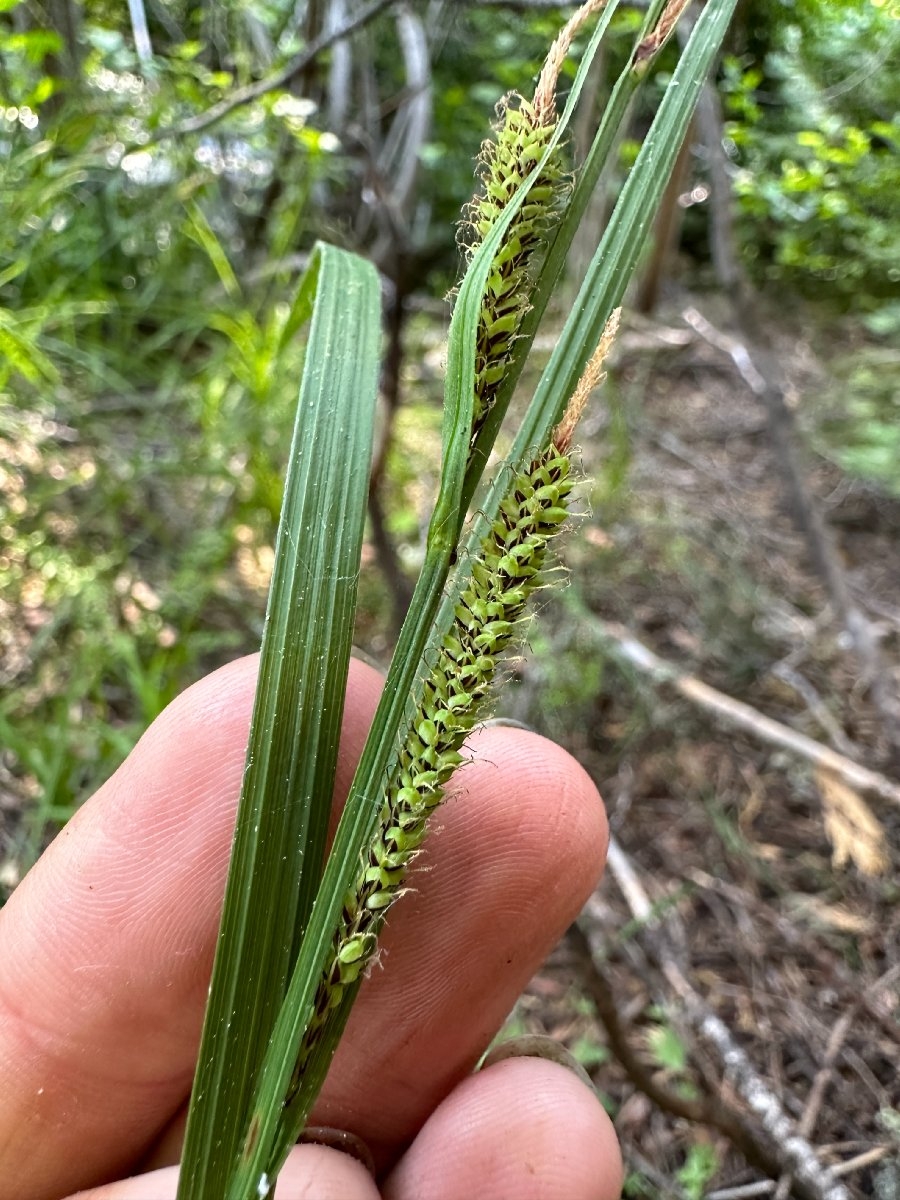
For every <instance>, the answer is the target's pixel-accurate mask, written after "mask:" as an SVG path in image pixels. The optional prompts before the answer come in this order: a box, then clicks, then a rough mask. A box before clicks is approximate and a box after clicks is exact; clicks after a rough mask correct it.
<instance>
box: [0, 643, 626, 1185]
mask: <svg viewBox="0 0 900 1200" xmlns="http://www.w3.org/2000/svg"><path fill="white" fill-rule="evenodd" d="M255 683H256V659H255V658H248V659H242V660H240V661H238V662H236V663H232V664H231V665H230V666H228V667H225V668H223V669H222V670H221V671H218V672H216V673H215V674H214V675H211V676H209V677H208V678H206V679H204V680H202V681H201V682H200V683H198V684H196V685H195V686H194V687H192V688H191V689H189V690H188V691H187V692H186V693H184V695H182V696H181V697H179V699H178V700H176V701H175V702H174V703H173V704H172V705H170V707H169V708H168V709H167V710H166V712H165V713H163V715H162V716H161V717H160V718H159V719H158V720H157V721H156V722H155V723H154V724H153V726H152V727H151V728H150V730H148V732H147V733H146V734H145V735H144V737H143V738H142V739H141V742H140V743H139V745H138V746H137V747H136V748H135V750H134V751H133V752H132V754H131V755H130V757H129V758H128V760H127V761H126V762H125V763H124V764H123V766H122V767H121V768H120V769H119V770H118V771H117V772H116V774H115V775H114V776H113V777H112V779H110V780H109V781H108V782H107V783H106V784H104V786H103V787H102V788H101V789H100V791H99V792H98V793H97V794H96V795H95V796H94V797H93V799H92V800H90V801H89V802H88V803H87V804H85V805H84V806H83V808H82V809H80V811H79V812H78V813H77V814H76V815H75V817H74V818H73V819H72V821H71V822H70V823H69V824H68V825H67V826H66V828H65V829H64V830H63V832H62V833H61V834H60V836H59V837H58V838H57V839H56V841H55V842H54V844H53V845H52V846H51V848H50V849H49V850H48V851H47V853H46V854H45V855H44V857H43V858H42V859H41V861H40V862H39V863H38V865H37V866H36V867H35V869H34V870H33V871H32V872H31V873H30V874H29V875H28V876H27V877H26V879H25V880H24V881H23V882H22V884H21V885H20V887H19V888H18V889H17V890H16V892H15V893H14V894H13V896H12V897H11V899H10V901H9V902H8V904H7V905H6V907H5V908H4V909H3V910H2V911H0V1079H2V1080H3V1088H2V1092H0V1200H59V1198H60V1197H63V1196H67V1195H69V1194H70V1193H72V1192H73V1191H75V1190H76V1189H78V1188H85V1187H93V1188H94V1190H92V1191H90V1192H89V1193H86V1194H85V1195H84V1196H82V1197H81V1198H80V1200H87V1197H90V1198H91V1200H174V1197H175V1191H176V1186H177V1167H175V1166H172V1165H167V1164H173V1163H176V1162H177V1161H178V1157H179V1153H180V1144H181V1134H182V1129H183V1118H184V1111H185V1106H186V1103H187V1099H188V1095H189V1092H190V1086H191V1080H192V1077H193V1072H194V1064H195V1060H196V1054H197V1044H198V1040H199V1035H200V1028H201V1024H202V1020H203V1008H204V1005H205V1002H206V995H207V988H208V983H209V974H210V969H211V964H212V956H213V951H214V946H215V939H216V934H217V931H218V921H219V912H220V907H221V902H222V893H223V890H224V882H225V874H226V870H227V862H228V854H229V850H230V842H231V834H232V828H233V824H234V812H235V805H236V801H237V796H238V792H239V790H240V781H241V775H242V772H243V766H244V752H245V749H246V741H247V730H248V726H249V717H250V710H251V706H252V700H253V690H254V687H255ZM380 684H381V680H380V677H379V676H378V675H377V674H376V672H374V671H373V670H371V669H370V668H369V667H367V666H365V665H364V664H362V663H359V662H356V661H354V662H353V663H352V664H351V671H350V680H349V690H348V698H347V705H346V711H345V715H344V725H343V732H342V743H341V758H340V763H339V767H338V778H337V785H336V795H337V796H338V797H341V798H343V796H344V795H345V794H346V791H347V789H348V787H349V783H350V779H351V777H352V774H353V769H354V767H355V764H356V761H357V759H358V757H359V754H360V752H361V750H362V745H363V741H364V739H365V733H366V730H367V729H368V726H369V723H370V721H371V718H372V715H373V713H374V709H375V705H376V702H377V698H378V692H379V689H380ZM469 745H470V749H471V752H472V755H473V761H472V762H470V763H468V764H467V765H466V766H465V767H463V768H462V769H461V770H460V772H459V774H458V776H457V777H455V779H454V782H453V783H452V784H451V788H450V796H449V798H448V800H447V802H446V803H445V804H444V806H443V807H442V808H440V809H439V810H438V813H437V815H436V817H435V818H434V820H433V825H435V826H436V828H435V829H434V830H433V831H432V832H431V833H430V834H429V837H428V839H427V841H426V844H425V845H426V848H425V850H424V852H423V854H422V857H421V859H420V860H419V861H418V863H417V868H416V871H415V874H414V877H413V880H412V889H411V891H410V892H409V893H408V894H406V895H405V896H404V897H403V898H402V899H401V900H400V901H399V902H398V903H397V905H396V907H395V908H394V909H392V911H391V915H390V919H389V921H388V926H387V929H386V931H385V934H384V938H383V947H384V949H383V953H382V956H381V966H379V967H376V968H375V969H374V970H373V972H372V974H371V976H370V978H368V979H367V980H366V981H365V982H364V984H363V988H362V990H361V993H360V996H359V1000H358V1002H357V1004H356V1006H355V1008H354V1011H353V1015H352V1017H351V1020H350V1022H349V1024H348V1027H347V1031H346V1034H345V1036H344V1039H343V1041H342V1042H341V1045H340V1048H339V1050H338V1053H337V1056H336V1058H335V1061H334V1064H333V1066H332V1070H331V1072H330V1074H329V1077H328V1081H327V1083H326V1085H325V1088H324V1091H323V1093H322V1095H321V1097H320V1099H319V1101H318V1103H317V1105H316V1108H315V1111H314V1113H313V1118H312V1119H313V1123H315V1124H317V1125H328V1126H331V1127H334V1128H337V1129H342V1130H348V1131H351V1132H352V1133H353V1134H356V1135H357V1136H358V1137H359V1138H362V1139H363V1140H364V1142H365V1143H366V1144H367V1145H368V1146H369V1147H370V1148H371V1151H372V1155H373V1158H374V1161H375V1164H376V1167H377V1174H378V1179H379V1183H378V1185H376V1183H375V1181H374V1180H373V1179H372V1177H371V1175H370V1174H369V1172H368V1171H367V1170H366V1169H365V1167H364V1166H363V1165H362V1164H360V1163H359V1162H358V1161H356V1160H355V1159H354V1158H351V1157H350V1156H348V1155H346V1154H342V1153H340V1152H339V1151H337V1150H334V1149H331V1148H326V1147H323V1146H317V1145H301V1146H298V1147H296V1148H295V1149H294V1151H293V1152H292V1154H291V1157H290V1159H289V1160H288V1163H287V1165H286V1166H285V1168H284V1170H283V1171H282V1174H281V1176H280V1179H279V1184H278V1188H277V1191H276V1195H277V1197H278V1200H294V1198H297V1200H299V1197H301V1196H302V1197H309V1198H310V1200H378V1198H379V1197H383V1198H384V1200H470V1198H471V1197H474V1196H483V1197H486V1198H490V1200H506V1198H507V1197H509V1198H512V1197H515V1198H516V1200H528V1198H529V1197H540V1198H541V1200H557V1198H558V1200H614V1198H615V1197H616V1196H617V1195H618V1193H619V1186H620V1181H621V1166H620V1161H619V1156H618V1149H617V1146H616V1142H615V1135H614V1133H613V1131H612V1127H611V1125H610V1123H609V1121H608V1119H607V1117H606V1115H605V1113H604V1112H603V1110H602V1108H601V1106H600V1105H599V1103H598V1102H597V1100H596V1099H595V1097H594V1096H593V1095H592V1094H591V1092H589V1091H588V1089H587V1088H586V1087H584V1085H583V1084H582V1083H581V1082H580V1081H579V1080H578V1079H577V1078H576V1076H575V1075H574V1074H572V1073H570V1072H569V1071H566V1070H565V1069H563V1068H562V1067H560V1066H558V1065H557V1064H555V1063H552V1062H547V1061H543V1060H540V1059H524V1058H519V1059H508V1060H506V1061H504V1062H500V1063H497V1064H496V1065H494V1066H491V1067H489V1068H487V1069H486V1070H483V1071H481V1072H478V1073H476V1074H474V1075H473V1074H471V1071H472V1068H473V1066H474V1064H475V1063H476V1062H477V1060H478V1057H479V1056H480V1054H481V1053H482V1051H483V1050H484V1048H485V1046H486V1045H487V1043H488V1042H489V1040H490V1038H491V1036H492V1034H493V1033H494V1032H495V1030H496V1029H497V1028H498V1027H499V1026H500V1025H501V1024H502V1022H503V1020H504V1018H505V1016H506V1014H507V1012H508V1011H509V1009H510V1007H511V1006H512V1004H513V1002H514V1001H515V999H516V997H517V996H518V994H519V993H520V991H521V990H522V988H523V987H524V985H525V984H526V983H527V981H528V980H529V978H530V977H531V976H532V974H533V973H534V972H535V970H536V969H537V968H538V967H539V965H540V963H541V962H542V961H543V959H544V958H545V956H546V955H547V953H548V952H549V951H550V949H551V948H552V947H553V945H554V944H555V943H556V941H557V940H558V938H559V937H560V936H561V934H562V932H563V931H564V929H565V928H566V926H567V924H568V923H569V922H570V921H571V920H572V919H573V917H574V916H575V915H576V913H577V912H578V910H579V908H580V906H581V904H582V903H583V901H584V899H585V898H586V896H587V895H588V893H589V892H590V890H591V889H592V888H593V886H594V884H595V883H596V879H597V876H598V874H599V871H600V865H601V863H602V861H603V856H604V852H605V846H606V824H605V818H604V816H603V810H602V806H601V804H600V800H599V797H598V796H597V794H596V791H595V790H594V788H593V785H592V784H591V783H590V781H589V780H588V778H587V776H586V775H585V774H584V773H583V772H582V771H581V769H580V768H579V767H578V766H577V764H576V763H574V762H573V760H572V759H570V758H569V757H568V755H566V754H565V753H564V752H563V751H562V750H560V749H559V748H558V747H557V746H554V745H552V744H551V743H549V742H547V741H545V740H543V739H541V738H539V737H537V736H536V735H534V734H530V733H526V732H524V731H521V730H518V729H508V728H500V727H491V728H487V729H484V730H482V731H480V732H479V733H478V734H477V735H475V736H474V737H473V738H472V739H471V740H470V743H469ZM461 879H464V880H465V888H466V890H465V899H464V902H463V903H461V902H460V880H461ZM135 1172H144V1173H142V1174H136V1175H135V1174H134V1173H135ZM129 1174H132V1175H133V1177H132V1178H129V1179H124V1178H123V1177H124V1176H126V1175H129ZM115 1180H119V1182H112V1181H115Z"/></svg>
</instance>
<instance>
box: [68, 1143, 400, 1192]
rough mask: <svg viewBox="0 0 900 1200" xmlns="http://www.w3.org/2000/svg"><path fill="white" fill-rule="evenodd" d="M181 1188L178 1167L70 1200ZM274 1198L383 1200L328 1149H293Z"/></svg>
mask: <svg viewBox="0 0 900 1200" xmlns="http://www.w3.org/2000/svg"><path fill="white" fill-rule="evenodd" d="M177 1189H178V1168H177V1167H163V1168H162V1169H161V1170H159V1171H150V1172H148V1173H147V1174H146V1175H137V1176H135V1177H134V1178H132V1179H123V1180H121V1181H120V1182H119V1183H110V1184H107V1185H106V1186H105V1187H98V1188H92V1189H90V1190H89V1191H87V1192H79V1193H78V1195H77V1196H71V1197H69V1200H175V1195H176V1192H177ZM272 1195H273V1196H274V1200H310V1197H315V1200H379V1192H378V1188H377V1187H376V1186H375V1181H374V1180H373V1179H372V1176H371V1175H370V1174H369V1173H368V1171H367V1170H366V1169H365V1167H364V1166H363V1165H362V1163H359V1162H357V1161H356V1160H355V1159H353V1158H350V1157H349V1156H348V1155H346V1154H341V1153H339V1152H338V1151H337V1150H331V1149H328V1148H327V1147H325V1146H297V1147H296V1149H294V1150H292V1151H291V1154H290V1157H289V1158H288V1160H287V1162H286V1163H285V1164H284V1167H283V1168H282V1170H281V1174H280V1176H279V1179H278V1185H277V1187H276V1188H275V1191H274V1192H273V1193H272Z"/></svg>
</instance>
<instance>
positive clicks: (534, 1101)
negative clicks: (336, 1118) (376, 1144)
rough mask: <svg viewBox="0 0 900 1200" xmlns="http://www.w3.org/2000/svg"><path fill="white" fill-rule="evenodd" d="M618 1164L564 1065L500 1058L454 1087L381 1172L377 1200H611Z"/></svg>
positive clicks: (603, 1121) (605, 1131)
mask: <svg viewBox="0 0 900 1200" xmlns="http://www.w3.org/2000/svg"><path fill="white" fill-rule="evenodd" d="M621 1186H622V1162H621V1158H620V1155H619V1147H618V1143H617V1141H616V1135H615V1132H614V1130H613V1127H612V1124H611V1122H610V1120H609V1118H608V1117H607V1115H606V1113H605V1112H604V1111H603V1108H602V1107H601V1105H600V1103H599V1101H598V1100H597V1099H596V1097H595V1096H594V1095H593V1094H592V1092H590V1091H588V1089H587V1088H586V1087H585V1086H584V1084H583V1083H582V1082H581V1081H580V1080H579V1079H577V1078H576V1077H575V1076H574V1075H573V1074H572V1073H571V1072H570V1071H568V1070H566V1069H565V1068H564V1067H560V1066H559V1065H557V1064H556V1063H551V1062H545V1061H540V1060H537V1059H530V1060H529V1059H524V1058H518V1059H508V1060H507V1061H505V1062H501V1063H498V1064H497V1065H496V1066H493V1067H490V1068H488V1070H486V1071H479V1072H478V1074H477V1075H473V1076H471V1077H470V1078H469V1079H467V1080H466V1081H465V1082H464V1083H463V1084H461V1085H460V1086H459V1087H458V1088H457V1089H456V1090H455V1091H454V1092H453V1093H452V1094H451V1095H450V1096H449V1097H448V1098H447V1099H446V1100H445V1101H444V1102H443V1103H442V1104H441V1105H440V1106H439V1107H438V1108H437V1109H436V1110H435V1112H434V1113H433V1114H432V1115H431V1117H429V1119H428V1121H427V1122H426V1123H425V1125H424V1126H423V1128H422V1130H421V1131H420V1133H419V1135H418V1137H417V1138H416V1139H415V1141H414V1142H413V1144H412V1146H411V1147H410V1149H409V1150H408V1151H407V1152H406V1154H405V1155H404V1156H403V1158H402V1159H401V1160H400V1162H399V1163H398V1165H397V1166H396V1168H395V1169H394V1171H393V1172H392V1173H391V1174H390V1176H389V1177H388V1179H387V1181H386V1183H385V1185H384V1187H383V1193H384V1198H385V1200H421V1197H423V1196H427V1197H428V1200H469V1198H470V1197H472V1196H490V1198H491V1200H521V1198H522V1197H527V1196H540V1197H541V1200H616V1198H617V1197H618V1196H619V1193H620V1190H621Z"/></svg>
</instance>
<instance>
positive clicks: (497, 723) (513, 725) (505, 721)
mask: <svg viewBox="0 0 900 1200" xmlns="http://www.w3.org/2000/svg"><path fill="white" fill-rule="evenodd" d="M481 724H482V727H483V728H484V729H490V728H492V727H493V728H500V729H524V730H525V732H526V733H534V732H535V730H534V729H532V728H531V726H530V725H526V724H525V722H524V721H516V720H515V719H514V718H513V717H489V718H488V720H487V721H482V722H481Z"/></svg>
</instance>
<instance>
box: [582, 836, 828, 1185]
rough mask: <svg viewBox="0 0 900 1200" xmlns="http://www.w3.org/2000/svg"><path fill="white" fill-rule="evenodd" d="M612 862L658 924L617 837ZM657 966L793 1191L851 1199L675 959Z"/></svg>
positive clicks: (587, 928) (625, 891) (645, 915)
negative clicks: (790, 1178)
mask: <svg viewBox="0 0 900 1200" xmlns="http://www.w3.org/2000/svg"><path fill="white" fill-rule="evenodd" d="M608 864H609V869H610V872H611V874H612V876H613V878H614V879H615V881H616V883H617V884H618V886H619V889H620V891H621V892H622V895H623V896H624V897H625V900H626V903H627V904H628V907H629V908H630V909H631V912H632V914H633V916H634V917H635V918H636V919H637V920H639V921H641V922H642V923H644V924H646V925H647V926H652V925H653V924H654V923H657V922H658V920H659V918H657V917H655V915H654V910H653V907H652V905H651V902H650V898H649V897H648V895H647V892H646V890H645V888H644V885H643V883H642V881H641V879H640V876H639V875H638V872H637V870H636V869H635V867H634V866H633V864H632V863H631V860H630V859H629V858H628V856H627V854H626V853H625V851H624V850H623V849H622V847H621V846H620V845H619V844H618V842H617V841H616V840H615V839H614V838H613V839H611V840H610V848H609V857H608ZM590 911H591V904H590V903H589V904H588V907H587V909H586V910H585V915H584V916H583V917H582V918H581V921H580V922H579V926H580V928H581V929H582V931H583V933H584V935H585V937H586V939H587V942H588V945H589V946H590V947H591V950H592V953H593V946H592V945H591V939H592V936H596V930H595V929H594V922H592V920H591V915H590ZM659 967H660V970H661V971H662V973H663V975H664V976H665V978H666V980H667V982H668V983H669V985H670V987H671V988H672V989H673V991H674V992H675V993H676V994H677V995H678V997H679V999H680V1000H681V1002H682V1004H683V1006H684V1012H685V1015H686V1017H687V1019H688V1021H689V1022H690V1025H691V1027H692V1028H693V1030H694V1031H695V1033H696V1034H697V1035H698V1036H699V1037H700V1038H701V1039H702V1040H703V1041H704V1042H706V1044H707V1045H708V1046H710V1047H712V1048H713V1049H714V1050H715V1052H716V1054H717V1056H718V1058H719V1059H720V1061H721V1062H722V1064H723V1066H724V1068H725V1072H726V1073H727V1076H728V1079H729V1082H730V1083H731V1085H732V1086H733V1087H734V1089H735V1090H736V1091H737V1092H738V1094H739V1095H740V1096H741V1098H742V1099H743V1101H744V1103H745V1104H746V1105H747V1107H748V1108H749V1109H750V1111H751V1112H753V1113H754V1114H755V1115H756V1116H757V1117H758V1118H759V1121H760V1124H761V1126H762V1129H763V1130H764V1132H765V1135H766V1138H767V1140H769V1139H770V1140H771V1141H770V1144H771V1145H772V1147H773V1148H774V1150H775V1152H776V1154H777V1157H778V1161H779V1164H780V1166H781V1172H782V1173H783V1172H785V1171H790V1172H791V1173H792V1174H793V1176H794V1189H795V1191H797V1193H798V1194H802V1195H803V1196H806V1197H816V1198H817V1200H849V1192H848V1191H847V1189H846V1188H845V1187H844V1186H843V1185H842V1184H840V1183H838V1182H836V1180H835V1178H834V1175H833V1173H832V1172H831V1170H829V1169H828V1168H827V1167H823V1166H822V1164H821V1163H820V1162H819V1160H818V1158H817V1156H816V1152H815V1149H814V1147H813V1146H812V1145H811V1144H810V1142H809V1141H808V1140H807V1139H806V1138H805V1137H803V1136H802V1134H801V1132H800V1130H799V1128H798V1127H797V1125H796V1124H795V1123H794V1122H793V1121H792V1120H791V1118H790V1117H789V1116H788V1114H787V1113H786V1112H785V1109H784V1106H783V1105H782V1103H781V1101H780V1100H779V1098H778V1097H777V1096H776V1095H775V1093H774V1092H773V1091H772V1090H771V1088H770V1087H769V1085H768V1084H767V1083H766V1081H765V1080H764V1079H763V1077H762V1076H761V1075H760V1074H759V1073H758V1072H757V1070H756V1068H755V1067H754V1066H753V1064H752V1063H751V1061H750V1059H749V1058H748V1056H747V1054H746V1053H745V1051H744V1050H742V1049H741V1047H740V1046H739V1045H738V1044H737V1042H736V1041H735V1040H734V1037H733V1035H732V1033H731V1031H730V1030H729V1029H728V1027H727V1026H726V1025H725V1023H724V1022H723V1021H722V1020H720V1018H719V1017H717V1016H716V1014H715V1013H714V1012H712V1010H711V1009H710V1008H709V1006H708V1005H707V1004H706V1003H705V1001H704V1000H703V999H702V998H701V996H700V995H699V994H698V993H697V992H696V991H695V989H694V988H693V986H692V985H691V983H690V982H689V980H688V979H687V977H686V976H685V974H684V972H683V971H682V970H681V968H680V967H679V966H678V964H677V963H676V962H675V961H674V959H672V958H671V957H670V956H667V955H659ZM761 1146H763V1143H762V1142H761V1141H760V1140H759V1139H757V1148H759V1147H761ZM763 1152H764V1151H763Z"/></svg>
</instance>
